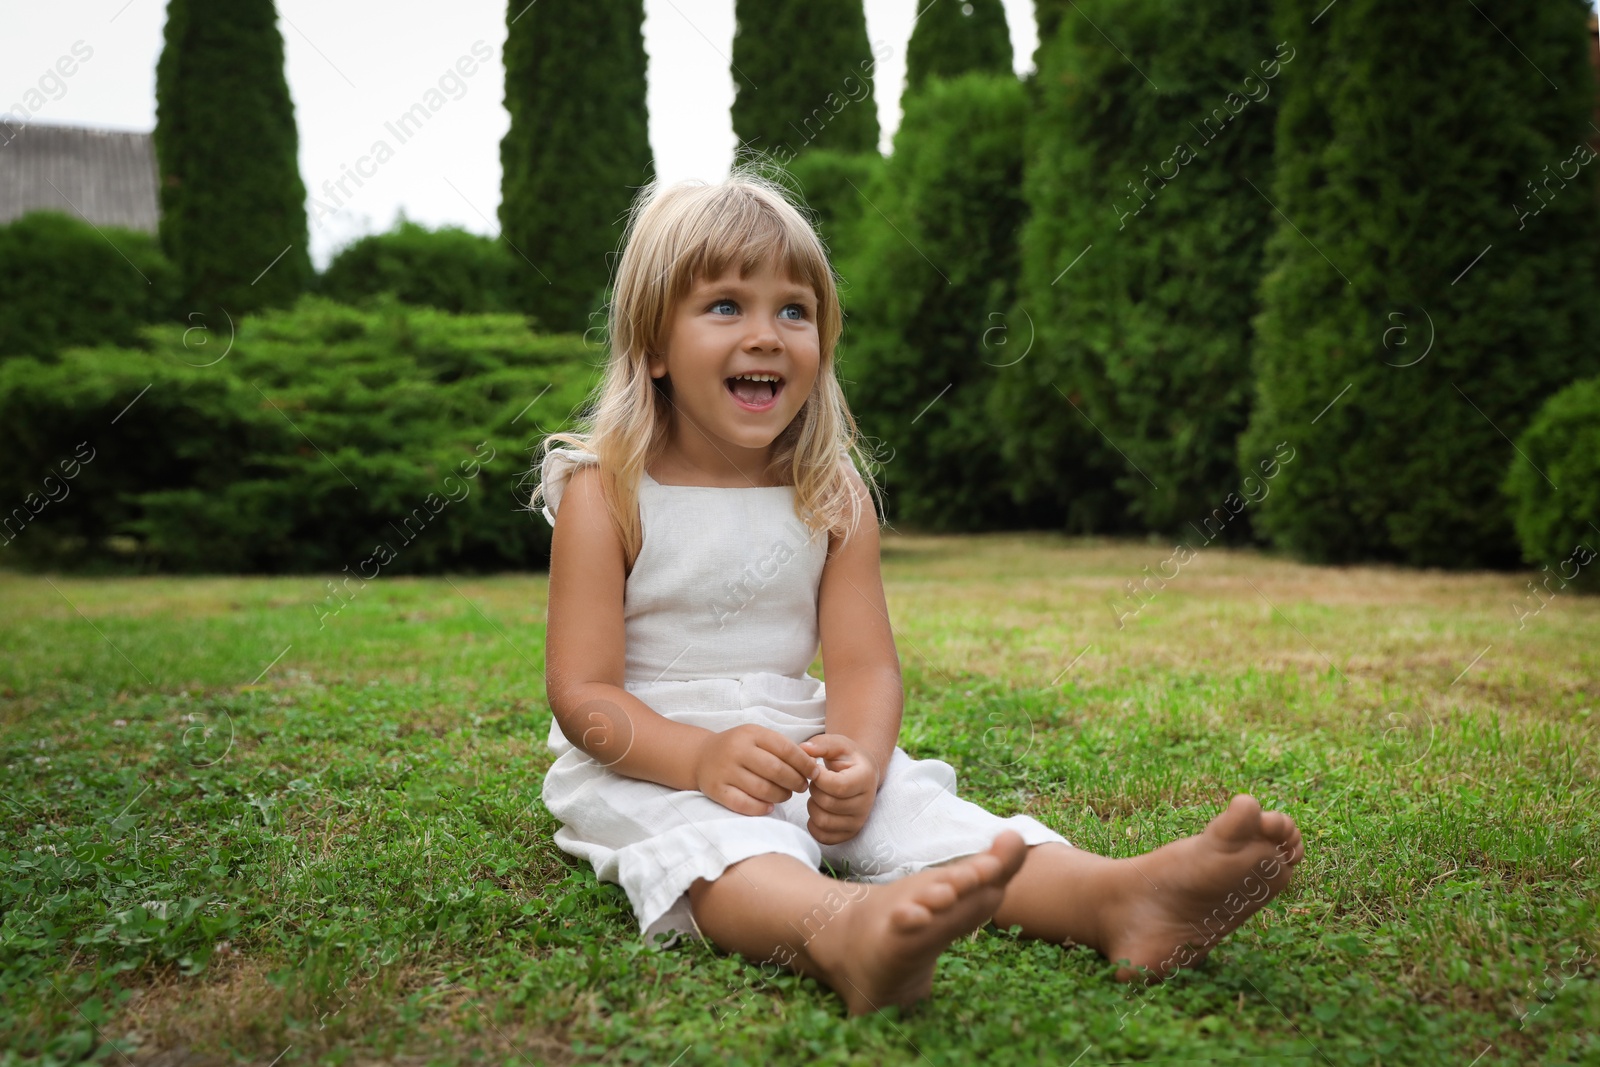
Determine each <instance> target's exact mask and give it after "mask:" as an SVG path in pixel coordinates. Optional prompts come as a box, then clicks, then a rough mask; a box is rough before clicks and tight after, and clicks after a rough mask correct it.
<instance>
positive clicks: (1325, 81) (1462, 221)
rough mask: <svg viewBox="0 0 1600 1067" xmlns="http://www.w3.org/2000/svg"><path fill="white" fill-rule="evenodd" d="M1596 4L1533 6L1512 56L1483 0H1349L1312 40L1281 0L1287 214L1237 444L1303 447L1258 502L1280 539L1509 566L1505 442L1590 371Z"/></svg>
mask: <svg viewBox="0 0 1600 1067" xmlns="http://www.w3.org/2000/svg"><path fill="white" fill-rule="evenodd" d="M1485 10H1487V9H1485ZM1335 13H1337V14H1338V16H1339V17H1338V18H1334V17H1333V15H1334V14H1335ZM1587 18H1588V5H1585V4H1581V3H1574V2H1569V0H1562V2H1558V3H1541V4H1529V5H1527V7H1526V8H1525V13H1524V17H1521V18H1519V19H1518V23H1517V27H1516V33H1515V34H1514V36H1515V37H1516V43H1517V47H1516V48H1515V49H1513V48H1510V47H1508V46H1507V44H1506V39H1505V37H1503V36H1502V35H1501V33H1500V32H1499V28H1500V27H1497V26H1496V25H1494V24H1492V23H1491V22H1490V21H1489V20H1487V19H1486V18H1485V17H1484V11H1479V10H1475V9H1474V8H1473V6H1472V5H1469V4H1463V5H1460V6H1457V5H1454V4H1445V5H1437V6H1435V5H1421V4H1391V3H1385V2H1381V0H1352V2H1351V3H1342V4H1340V5H1339V6H1338V7H1336V8H1334V9H1333V11H1330V12H1329V17H1327V18H1325V19H1322V20H1321V21H1320V22H1319V23H1318V24H1317V26H1316V27H1315V32H1308V30H1307V28H1306V20H1305V17H1304V11H1303V10H1302V9H1301V8H1300V7H1299V6H1298V5H1290V4H1287V3H1281V4H1279V5H1278V7H1277V22H1276V26H1277V33H1275V34H1274V36H1275V37H1276V38H1277V39H1279V40H1286V41H1290V45H1289V46H1290V47H1292V48H1294V49H1296V54H1295V58H1294V60H1293V63H1292V64H1290V65H1289V66H1288V67H1287V70H1286V71H1285V75H1284V77H1283V78H1281V79H1279V84H1280V85H1281V87H1282V88H1281V100H1280V101H1279V113H1278V124H1277V131H1276V133H1277V136H1276V142H1275V163H1276V166H1275V171H1274V178H1273V181H1272V184H1271V186H1270V187H1269V186H1268V185H1265V184H1263V183H1262V182H1261V181H1259V180H1257V181H1256V184H1257V185H1258V186H1260V188H1261V194H1262V196H1263V197H1266V198H1270V199H1271V201H1272V204H1273V206H1274V208H1275V209H1276V210H1275V214H1276V215H1277V221H1276V223H1275V228H1274V231H1273V235H1272V236H1271V237H1269V238H1268V240H1267V246H1266V261H1265V271H1264V274H1263V276H1262V282H1261V289H1260V296H1261V312H1260V313H1259V315H1257V316H1256V319H1255V325H1256V341H1255V345H1254V349H1253V353H1252V366H1253V368H1254V371H1255V381H1256V396H1255V399H1254V403H1253V407H1252V411H1251V421H1250V425H1249V427H1248V428H1247V430H1246V431H1245V433H1243V434H1242V435H1241V436H1240V439H1239V448H1238V460H1239V465H1240V467H1241V469H1242V470H1243V471H1245V472H1247V473H1248V472H1249V471H1250V470H1251V468H1252V467H1253V466H1254V465H1255V464H1256V463H1258V462H1259V461H1260V460H1261V458H1262V457H1265V456H1268V455H1271V454H1272V452H1273V450H1274V449H1275V448H1276V447H1277V445H1278V444H1279V443H1280V442H1288V444H1289V445H1290V447H1293V448H1294V449H1296V451H1297V453H1298V455H1299V457H1300V458H1298V459H1296V461H1295V462H1294V463H1293V464H1292V465H1291V466H1290V467H1289V468H1288V469H1287V470H1286V471H1285V472H1284V474H1283V476H1282V477H1280V478H1278V479H1277V481H1276V482H1275V484H1274V487H1273V491H1272V494H1271V496H1270V497H1268V498H1266V499H1264V500H1263V501H1262V502H1261V506H1260V507H1259V508H1258V509H1253V510H1252V512H1251V514H1252V516H1253V518H1254V519H1255V520H1256V525H1255V529H1256V530H1257V531H1259V532H1261V533H1264V534H1266V535H1267V536H1269V537H1270V538H1271V540H1272V542H1273V544H1274V545H1275V546H1276V547H1278V548H1280V549H1284V550H1287V551H1291V552H1293V553H1295V554H1296V555H1297V556H1299V557H1301V558H1303V559H1306V560H1309V561H1313V562H1321V563H1330V562H1331V563H1340V562H1352V561H1356V560H1372V559H1378V560H1392V561H1395V562H1400V563H1405V564H1409V565H1413V566H1439V567H1449V568H1468V567H1508V566H1515V565H1516V564H1517V561H1518V546H1517V536H1516V533H1515V531H1514V530H1513V529H1512V524H1511V521H1510V517H1509V515H1508V513H1507V509H1506V507H1505V501H1504V500H1503V499H1502V498H1501V497H1500V494H1499V493H1498V491H1497V487H1498V486H1499V484H1500V482H1501V481H1502V479H1503V478H1504V477H1505V472H1506V469H1507V465H1508V464H1509V463H1510V461H1511V460H1512V459H1513V458H1514V454H1513V450H1512V447H1511V443H1510V442H1511V441H1512V440H1515V439H1516V438H1517V436H1518V435H1519V434H1520V433H1521V432H1522V431H1523V430H1524V429H1525V428H1526V427H1527V426H1528V425H1529V421H1530V420H1531V419H1532V417H1533V414H1534V412H1536V411H1537V410H1538V409H1539V406H1540V405H1541V404H1542V403H1543V402H1544V401H1545V400H1546V399H1547V398H1548V397H1549V396H1551V395H1552V394H1553V393H1555V392H1556V391H1558V390H1559V389H1561V388H1562V387H1563V386H1565V385H1566V384H1567V383H1569V382H1571V381H1574V380H1576V379H1580V378H1586V377H1589V376H1592V375H1594V374H1597V373H1600V348H1597V347H1596V345H1595V343H1594V337H1595V333H1596V330H1597V329H1600V301H1597V300H1596V299H1595V291H1596V288H1597V286H1600V212H1597V211H1596V199H1597V196H1600V184H1597V183H1600V166H1597V165H1596V164H1595V163H1594V162H1592V160H1593V158H1594V155H1595V153H1594V152H1593V151H1592V150H1591V149H1590V148H1589V147H1588V143H1587V142H1588V139H1589V138H1590V137H1591V136H1593V130H1591V129H1590V126H1589V122H1590V119H1591V118H1592V116H1593V112H1594V105H1595V82H1594V73H1593V68H1592V67H1591V65H1590V59H1589V46H1588V45H1587V44H1586V43H1585V37H1586V34H1585V32H1584V24H1585V22H1586V21H1587ZM1501 26H1502V27H1503V24H1501ZM1507 32H1510V31H1509V30H1507ZM1419 56H1427V57H1428V58H1427V60H1426V62H1421V61H1419V59H1418V57H1419ZM1540 74H1543V75H1545V76H1546V77H1547V78H1548V79H1549V80H1548V82H1547V81H1545V80H1544V79H1543V78H1540ZM1530 76H1531V77H1532V78H1533V79H1535V80H1536V83H1537V84H1538V86H1539V89H1538V91H1536V92H1534V93H1532V94H1531V95H1530V93H1529V89H1528V85H1529V78H1530ZM1279 213H1281V214H1279ZM1557 481H1558V482H1559V479H1557ZM1563 488H1565V487H1564V486H1563ZM1568 547H1569V549H1570V547H1571V546H1568Z"/></svg>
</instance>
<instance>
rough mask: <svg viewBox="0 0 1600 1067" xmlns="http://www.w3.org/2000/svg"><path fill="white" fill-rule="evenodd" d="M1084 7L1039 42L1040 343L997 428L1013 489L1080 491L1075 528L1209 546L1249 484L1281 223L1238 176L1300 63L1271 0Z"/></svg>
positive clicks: (1265, 144)
mask: <svg viewBox="0 0 1600 1067" xmlns="http://www.w3.org/2000/svg"><path fill="white" fill-rule="evenodd" d="M1079 6H1080V7H1081V8H1082V11H1081V12H1080V13H1078V14H1075V15H1073V16H1072V17H1070V18H1068V19H1066V20H1065V21H1064V22H1062V23H1060V31H1059V33H1057V34H1056V35H1055V36H1054V37H1053V38H1050V39H1048V40H1046V41H1045V42H1044V44H1043V45H1042V46H1041V48H1040V50H1039V53H1038V63H1039V74H1038V77H1037V79H1035V82H1034V84H1033V85H1032V86H1031V89H1032V91H1033V92H1034V93H1035V94H1036V97H1037V98H1036V100H1035V102H1034V103H1033V106H1032V108H1031V114H1030V118H1031V122H1030V125H1029V128H1028V137H1029V141H1030V147H1029V153H1028V170H1027V176H1026V179H1025V182H1026V185H1025V188H1026V196H1027V200H1028V205H1029V207H1030V209H1031V212H1032V214H1031V217H1030V219H1029V222H1028V224H1027V226H1026V228H1025V230H1024V233H1023V237H1022V246H1023V253H1022V258H1023V268H1022V283H1021V295H1020V296H1019V308H1020V309H1021V310H1020V311H1019V314H1018V316H1017V317H1018V319H1021V318H1022V317H1023V315H1022V312H1023V311H1025V312H1026V314H1027V315H1029V316H1031V321H1032V323H1033V325H1034V327H1035V328H1036V329H1037V331H1038V332H1037V342H1036V343H1035V344H1034V346H1033V349H1032V352H1031V353H1030V355H1029V356H1028V359H1027V360H1026V361H1025V362H1023V363H1021V364H1019V365H1018V366H1016V367H1015V368H1010V369H1008V370H1007V371H1006V373H1005V385H1004V390H1003V397H1004V401H1003V410H1005V411H1008V412H1010V413H1011V414H1012V415H1013V417H1012V418H1009V419H1005V420H1000V421H997V426H999V427H1000V428H1001V430H1002V432H1003V433H1004V435H1005V438H1006V453H1007V456H1008V457H1010V458H1011V459H1012V462H1011V463H1009V464H1008V469H1009V470H1010V471H1013V472H1014V474H1013V475H1012V476H1013V477H1015V478H1017V479H1018V480H1019V484H1018V486H1017V490H1018V492H1019V493H1023V494H1024V495H1026V496H1028V497H1034V496H1041V495H1042V496H1047V497H1053V496H1056V495H1057V494H1062V493H1068V494H1070V501H1069V502H1068V503H1067V506H1068V507H1069V508H1070V509H1071V515H1072V517H1071V519H1070V520H1069V527H1070V528H1072V529H1074V530H1075V531H1078V530H1084V531H1088V530H1093V531H1096V532H1113V531H1118V532H1133V531H1148V532H1159V533H1161V534H1166V535H1175V536H1182V537H1185V538H1191V539H1192V538H1194V537H1195V536H1196V531H1200V537H1201V538H1202V539H1207V540H1208V539H1209V536H1218V535H1219V534H1218V532H1217V531H1218V527H1217V526H1216V525H1215V524H1213V525H1212V526H1210V527H1207V526H1205V520H1206V518H1207V517H1209V516H1211V515H1212V514H1213V512H1214V510H1215V509H1217V508H1221V507H1223V506H1224V501H1225V500H1226V499H1227V498H1228V496H1229V494H1230V493H1232V492H1233V491H1234V490H1236V489H1237V488H1238V487H1239V482H1240V477H1239V473H1238V469H1237V460H1236V458H1235V456H1236V446H1237V438H1238V435H1239V432H1240V431H1241V430H1242V429H1243V428H1244V426H1245V423H1246V419H1247V416H1248V404H1249V400H1250V395H1251V391H1252V383H1251V370H1250V342H1251V328H1250V318H1251V316H1252V315H1253V314H1254V313H1255V312H1256V310H1257V308H1258V301H1257V298H1256V288H1257V286H1258V284H1259V279H1260V272H1261V264H1262V255H1263V253H1262V249H1263V245H1264V243H1265V241H1266V238H1267V235H1268V233H1270V231H1271V221H1272V219H1273V218H1274V215H1273V211H1272V207H1271V205H1269V204H1268V203H1267V202H1266V201H1264V200H1263V199H1262V198H1261V196H1260V194H1259V193H1257V192H1256V190H1255V189H1252V188H1251V187H1250V184H1249V182H1248V181H1246V178H1249V179H1251V180H1254V181H1255V182H1256V183H1257V184H1258V185H1260V184H1261V183H1262V182H1263V181H1265V178H1264V177H1263V175H1266V174H1269V173H1270V172H1271V167H1272V138H1273V117H1274V116H1273V112H1274V111H1275V109H1276V105H1277V99H1276V97H1277V92H1276V88H1277V86H1278V85H1279V84H1281V82H1282V81H1283V80H1285V79H1286V78H1287V77H1288V74H1289V71H1290V70H1292V67H1291V68H1287V69H1281V64H1280V63H1279V62H1278V61H1277V59H1276V58H1275V56H1274V49H1273V44H1272V38H1271V36H1270V35H1269V32H1268V31H1269V24H1268V17H1269V13H1270V8H1269V2H1268V0H1253V2H1251V3H1246V4H1241V5H1235V6H1232V7H1224V6H1219V5H1216V4H1202V5H1199V6H1198V7H1196V8H1195V9H1194V10H1193V11H1191V12H1189V13H1188V14H1187V15H1186V16H1185V17H1184V18H1183V19H1180V20H1174V19H1173V18H1172V15H1171V10H1170V6H1169V5H1167V4H1164V3H1160V2H1157V0H1083V2H1082V3H1081V4H1080V5H1079ZM1068 10H1069V11H1070V10H1071V9H1068ZM1097 26H1098V27H1099V29H1096V27H1097ZM1101 30H1103V31H1104V32H1105V34H1106V35H1107V36H1108V37H1110V38H1111V39H1112V40H1115V41H1117V42H1119V44H1120V45H1121V47H1122V48H1123V49H1124V50H1125V51H1127V52H1128V53H1129V54H1130V55H1134V56H1138V57H1140V58H1139V62H1138V65H1137V66H1134V65H1132V64H1130V63H1129V62H1128V61H1127V59H1125V58H1124V57H1123V56H1122V55H1119V54H1118V52H1117V51H1116V50H1115V49H1112V48H1108V47H1107V46H1106V37H1102V36H1101V32H1100V31H1101ZM1263 68H1265V70H1266V71H1270V72H1271V75H1272V76H1268V75H1267V73H1265V71H1264V69H1263ZM1280 70H1281V72H1282V73H1283V75H1284V77H1283V78H1279V79H1278V80H1277V81H1274V80H1273V77H1275V76H1276V75H1277V74H1279V73H1280ZM1141 71H1142V72H1141ZM1146 75H1148V78H1149V79H1151V80H1153V81H1154V82H1155V83H1156V84H1158V85H1159V86H1160V91H1159V92H1156V91H1154V90H1152V88H1151V83H1150V81H1149V80H1147V78H1146ZM1246 93H1249V94H1250V95H1249V96H1246V95H1245V94H1246ZM1271 455H1272V452H1271V450H1270V449H1269V450H1268V452H1267V454H1266V456H1265V457H1258V458H1268V457H1270V456H1271ZM1226 514H1228V512H1226V511H1225V512H1224V515H1226ZM1191 524H1192V525H1191ZM1247 525H1248V518H1245V519H1242V520H1240V521H1237V522H1234V523H1232V524H1229V525H1228V526H1227V527H1226V534H1227V539H1228V540H1238V539H1239V537H1240V534H1241V533H1243V531H1244V530H1245V528H1246V527H1247ZM1208 535H1209V536H1208Z"/></svg>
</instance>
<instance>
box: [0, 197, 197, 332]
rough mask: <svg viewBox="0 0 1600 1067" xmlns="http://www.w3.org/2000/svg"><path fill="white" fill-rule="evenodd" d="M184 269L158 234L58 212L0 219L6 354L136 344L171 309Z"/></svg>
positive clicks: (0, 327)
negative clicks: (9, 220)
mask: <svg viewBox="0 0 1600 1067" xmlns="http://www.w3.org/2000/svg"><path fill="white" fill-rule="evenodd" d="M177 287H178V275H177V271H176V270H175V269H174V268H173V266H172V264H171V263H170V262H169V261H168V260H167V258H166V257H165V256H163V255H162V254H161V249H160V248H159V247H158V245H157V242H156V239H155V237H153V236H152V235H150V234H147V233H140V232H139V231H137V230H128V229H123V228H121V227H118V226H102V227H100V229H99V231H98V232H97V231H96V230H95V228H94V227H93V226H91V225H89V224H88V223H87V222H84V221H82V220H81V219H77V218H73V217H72V216H70V215H65V214H62V213H60V212H56V211H33V212H29V213H28V214H26V215H24V216H22V217H21V218H20V219H18V220H17V221H15V222H13V223H11V224H10V225H9V226H0V359H4V358H5V357H7V356H38V357H41V358H49V357H53V356H54V355H55V354H56V353H57V352H59V351H60V350H61V349H63V348H66V347H67V346H68V345H86V344H97V343H99V344H114V345H133V344H137V343H138V341H139V328H140V327H141V326H144V325H146V324H147V323H152V322H157V321H159V320H161V319H163V318H166V317H167V316H168V315H170V314H172V312H173V309H174V304H175V301H176V299H177V291H178V290H177Z"/></svg>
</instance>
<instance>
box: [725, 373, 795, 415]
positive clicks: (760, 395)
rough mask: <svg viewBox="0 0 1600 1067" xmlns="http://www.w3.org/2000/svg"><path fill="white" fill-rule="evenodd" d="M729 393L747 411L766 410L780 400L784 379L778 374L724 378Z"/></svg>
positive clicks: (742, 375)
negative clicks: (779, 395)
mask: <svg viewBox="0 0 1600 1067" xmlns="http://www.w3.org/2000/svg"><path fill="white" fill-rule="evenodd" d="M723 384H724V385H726V386H727V389H728V395H729V396H731V397H733V399H734V402H735V403H737V404H738V405H739V406H740V407H742V408H744V409H745V410H746V411H766V410H767V409H769V408H771V407H772V406H773V405H774V404H776V403H777V402H778V394H779V393H781V392H783V386H784V381H783V378H782V376H781V375H777V374H741V375H739V376H737V377H734V378H728V379H725V380H724V383H723Z"/></svg>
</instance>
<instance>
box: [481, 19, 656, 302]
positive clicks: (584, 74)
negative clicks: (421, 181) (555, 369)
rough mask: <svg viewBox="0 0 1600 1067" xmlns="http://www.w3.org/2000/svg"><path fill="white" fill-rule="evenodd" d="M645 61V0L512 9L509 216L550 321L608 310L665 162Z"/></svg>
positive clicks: (523, 264)
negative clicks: (616, 261) (621, 258)
mask: <svg viewBox="0 0 1600 1067" xmlns="http://www.w3.org/2000/svg"><path fill="white" fill-rule="evenodd" d="M645 62H646V60H645V51H644V0H606V2H604V3H594V4H525V3H517V4H511V5H508V6H507V7H506V46H505V68H506V75H505V84H506V95H505V104H506V110H507V111H508V112H510V114H511V126H510V128H509V129H508V130H507V131H506V135H505V137H504V138H503V139H502V140H501V141H500V168H501V179H500V192H501V197H500V225H501V227H502V228H503V231H504V234H505V238H506V240H507V241H509V242H510V243H511V247H512V249H513V251H512V253H511V256H512V259H511V267H512V271H513V272H514V274H515V276H516V289H515V297H516V300H517V306H518V307H520V308H521V309H522V310H523V311H525V312H526V313H528V314H529V315H532V316H533V317H534V318H535V320H536V321H537V322H538V324H539V327H540V329H543V330H547V331H551V332H556V331H573V332H580V333H581V332H582V331H584V330H587V329H589V328H590V327H591V326H595V325H598V324H599V323H600V321H601V318H603V315H598V314H597V313H601V312H603V309H604V308H605V304H606V295H605V293H606V287H607V284H608V283H609V281H610V264H611V260H610V254H611V253H612V252H614V251H615V250H616V249H617V248H618V246H619V245H620V243H621V241H622V231H623V226H624V224H625V222H626V221H627V215H628V208H629V205H630V204H631V203H632V202H633V197H634V194H635V192H636V191H637V189H638V187H640V186H642V185H644V184H645V183H646V182H648V181H649V180H650V179H651V177H652V171H653V168H654V166H655V164H654V162H653V158H652V156H651V154H650V136H649V128H648V127H649V118H648V115H647V113H646V110H645ZM591 315H596V316H597V317H595V318H594V320H593V321H591Z"/></svg>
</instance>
